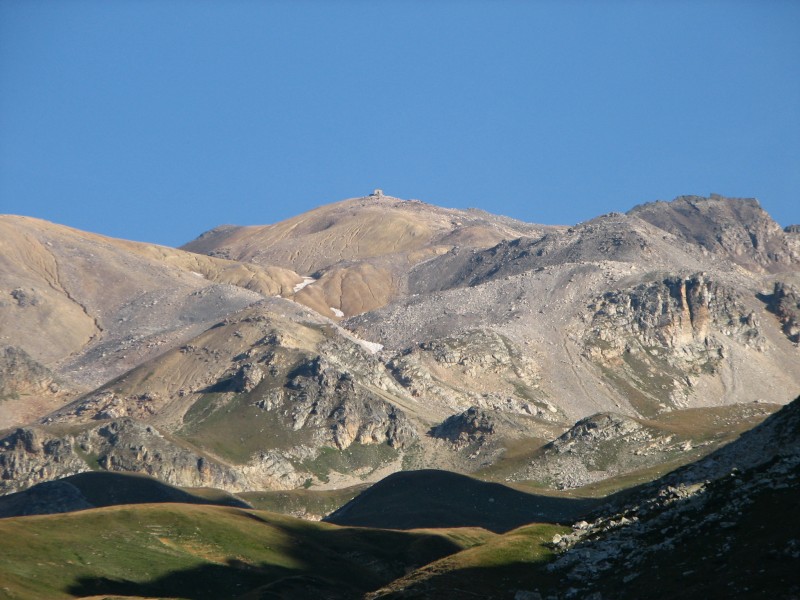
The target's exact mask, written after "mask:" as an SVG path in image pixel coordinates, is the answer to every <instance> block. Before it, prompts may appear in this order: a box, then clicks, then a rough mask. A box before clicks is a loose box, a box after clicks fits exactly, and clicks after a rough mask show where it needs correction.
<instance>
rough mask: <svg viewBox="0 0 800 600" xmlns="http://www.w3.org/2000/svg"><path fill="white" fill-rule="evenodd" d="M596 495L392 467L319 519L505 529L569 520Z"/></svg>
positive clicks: (592, 505)
mask: <svg viewBox="0 0 800 600" xmlns="http://www.w3.org/2000/svg"><path fill="white" fill-rule="evenodd" d="M600 503H601V500H596V499H591V498H559V497H553V496H542V495H538V494H531V493H526V492H521V491H518V490H515V489H513V488H510V487H508V486H505V485H502V484H499V483H491V482H486V481H479V480H477V479H473V478H471V477H467V476H465V475H460V474H458V473H452V472H449V471H438V470H433V469H426V470H421V471H403V472H400V473H394V474H393V475H390V476H389V477H387V478H385V479H383V480H381V481H379V482H378V483H376V484H374V485H373V486H372V487H370V488H368V489H366V490H365V491H364V492H362V493H361V494H359V495H358V496H356V497H355V498H353V500H351V501H350V502H348V503H347V504H345V505H344V506H342V507H341V508H340V509H338V510H336V511H334V512H333V513H331V514H330V515H329V516H327V517H326V518H325V519H324V520H325V521H327V522H330V523H335V524H337V525H350V526H358V527H380V528H383V529H432V528H442V527H483V528H484V529H488V530H489V531H493V532H495V533H505V532H507V531H510V530H512V529H516V528H517V527H520V526H522V525H526V524H528V523H573V522H575V521H577V520H578V519H580V518H581V517H582V516H584V515H586V514H587V513H588V512H590V511H591V510H593V509H596V508H597V507H598V506H599V504H600Z"/></svg>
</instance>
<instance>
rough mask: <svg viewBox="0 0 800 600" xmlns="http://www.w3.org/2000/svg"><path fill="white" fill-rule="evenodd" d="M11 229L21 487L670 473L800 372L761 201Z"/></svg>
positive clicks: (9, 353)
mask: <svg viewBox="0 0 800 600" xmlns="http://www.w3.org/2000/svg"><path fill="white" fill-rule="evenodd" d="M0 226H2V227H4V229H3V236H2V237H0V240H2V241H1V242H0V243H2V244H3V252H2V254H0V291H2V293H0V343H2V344H4V345H5V349H4V350H3V354H2V355H0V390H2V392H1V393H2V396H0V398H2V399H1V400H0V402H2V405H1V406H2V411H0V414H1V415H2V423H1V424H0V426H3V425H4V426H6V427H8V429H7V430H6V432H4V433H0V473H1V474H2V479H0V490H2V491H4V492H6V493H9V492H16V491H21V490H23V489H25V488H27V487H29V486H31V485H34V484H37V483H41V482H44V481H48V480H52V479H57V478H61V477H66V476H70V475H75V474H78V473H82V472H87V471H91V470H97V469H101V470H109V471H117V472H141V473H146V474H149V475H152V476H154V477H157V478H159V479H161V480H162V481H164V482H166V483H169V484H171V485H178V486H189V487H197V486H211V487H217V488H220V489H223V490H227V491H229V492H236V493H238V492H243V491H248V490H249V491H259V490H268V489H272V490H288V489H299V488H304V487H309V488H310V489H313V490H325V489H334V488H341V487H345V486H350V485H357V484H363V483H367V482H374V481H378V480H380V479H382V478H383V477H384V476H386V475H388V474H390V473H392V472H396V471H401V470H413V469H444V470H451V471H456V472H461V473H476V474H479V475H480V476H481V477H483V478H487V479H495V480H499V481H514V482H518V483H523V484H524V483H525V482H529V483H531V484H535V485H545V486H550V487H556V488H570V487H575V486H580V485H585V484H588V483H591V484H593V485H594V484H600V482H602V481H603V480H607V479H609V478H618V477H623V476H630V477H647V476H649V477H651V478H652V477H656V476H657V475H659V474H660V473H663V472H664V470H665V469H671V468H674V467H675V466H678V465H679V464H684V463H688V462H691V461H693V460H696V459H698V458H700V457H701V456H703V455H705V454H708V453H710V452H712V451H713V450H715V449H716V448H718V447H719V446H721V445H722V444H725V443H727V442H729V441H730V440H731V439H732V437H734V436H735V435H736V434H737V433H738V432H740V431H742V430H743V429H745V428H748V427H752V426H753V425H754V424H756V423H757V422H759V421H760V420H762V419H764V418H765V417H767V416H768V415H769V414H770V413H771V412H774V411H775V410H777V408H778V407H779V405H780V404H782V403H785V402H786V401H788V399H789V398H791V397H793V394H796V393H797V392H798V391H800V356H799V355H798V347H797V331H796V330H797V324H798V322H799V321H798V319H800V301H798V298H800V294H799V293H798V290H800V235H798V234H797V233H796V232H794V231H792V229H791V228H787V230H783V229H781V228H780V227H779V226H778V225H777V224H775V223H774V221H772V219H771V218H770V217H769V215H768V214H767V213H766V212H764V211H763V210H762V209H761V208H760V206H759V205H758V203H757V202H756V201H755V200H749V199H727V198H721V197H718V196H712V197H710V198H697V197H683V198H679V199H676V200H674V201H672V202H656V203H651V204H646V205H642V206H638V207H636V208H634V209H632V210H631V211H630V212H629V213H628V214H619V213H612V214H608V215H603V216H600V217H597V218H595V219H592V220H590V221H587V222H585V223H579V224H576V225H574V226H572V227H554V226H539V225H532V224H525V223H521V222H518V221H514V220H512V219H508V218H505V217H498V216H494V215H490V214H488V213H484V212H481V211H475V210H466V211H463V210H455V209H444V208H439V207H435V206H432V205H428V204H425V203H422V202H418V201H403V200H399V199H396V198H390V197H386V196H383V195H379V194H376V195H373V196H369V197H365V198H357V199H352V200H346V201H343V202H339V203H335V204H332V205H327V206H322V207H320V208H318V209H315V210H313V211H310V212H309V213H306V214H303V215H300V216H298V217H295V218H292V219H289V220H287V221H284V222H281V223H277V224H274V225H267V226H249V227H235V226H225V227H222V228H218V229H216V230H212V231H211V232H209V233H207V234H204V235H202V236H201V237H200V238H198V239H197V240H195V241H194V242H191V243H189V244H187V245H186V246H184V248H183V249H182V250H176V249H169V248H164V247H160V246H153V245H148V244H139V243H136V242H128V241H122V240H113V239H110V238H104V237H102V236H97V235H94V234H88V233H84V232H79V231H76V230H74V229H69V228H65V227H62V226H58V225H54V224H50V223H46V222H43V221H39V220H36V219H30V218H25V217H11V216H8V217H3V218H2V219H0ZM198 252H205V253H206V254H199V253H198ZM771 403H777V404H771ZM37 417H40V418H39V419H38V421H34V420H35V419H36V418H37ZM695 422H697V423H699V424H701V425H692V423H695ZM576 423H577V424H576ZM560 436H566V438H562V437H560Z"/></svg>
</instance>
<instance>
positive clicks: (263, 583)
mask: <svg viewBox="0 0 800 600" xmlns="http://www.w3.org/2000/svg"><path fill="white" fill-rule="evenodd" d="M256 589H257V590H258V593H257V594H256V595H254V597H257V598H303V597H304V598H353V597H357V596H359V595H361V594H362V593H363V592H364V591H367V590H359V589H358V588H353V587H350V586H348V585H347V584H346V583H345V582H343V581H329V580H326V579H324V578H320V577H316V576H312V575H310V574H307V573H303V572H301V571H296V570H293V569H287V568H284V567H277V566H272V565H264V564H261V565H250V564H247V563H244V562H242V561H239V560H235V559H228V561H227V563H226V564H224V565H209V564H206V565H201V566H199V567H195V568H193V569H186V570H182V571H175V572H173V573H170V574H169V575H166V576H164V577H160V578H158V579H154V580H152V581H148V582H136V581H127V580H115V579H109V578H106V577H81V578H79V579H78V580H77V582H76V583H74V584H73V585H71V586H70V587H69V588H68V589H67V590H66V591H67V593H69V594H72V595H74V596H77V597H84V596H105V595H110V596H123V597H125V596H134V597H154V598H162V597H170V598H173V597H175V598H187V599H189V600H220V599H224V598H238V597H239V596H242V595H243V594H246V593H248V592H251V591H253V590H256Z"/></svg>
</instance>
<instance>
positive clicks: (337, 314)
mask: <svg viewBox="0 0 800 600" xmlns="http://www.w3.org/2000/svg"><path fill="white" fill-rule="evenodd" d="M331 312H332V313H333V314H335V315H336V316H337V317H339V318H340V319H341V318H342V317H343V316H344V313H343V312H342V311H340V310H339V309H338V308H334V307H332V306H331Z"/></svg>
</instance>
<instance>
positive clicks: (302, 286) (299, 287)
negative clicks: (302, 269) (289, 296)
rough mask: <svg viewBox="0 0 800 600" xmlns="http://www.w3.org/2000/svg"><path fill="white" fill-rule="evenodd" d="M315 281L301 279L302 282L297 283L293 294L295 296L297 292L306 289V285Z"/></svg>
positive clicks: (305, 278) (311, 278) (306, 278)
mask: <svg viewBox="0 0 800 600" xmlns="http://www.w3.org/2000/svg"><path fill="white" fill-rule="evenodd" d="M315 281H316V279H314V278H313V277H303V281H302V282H301V283H298V284H297V285H296V286H294V293H295V294H296V293H297V292H299V291H300V290H302V289H303V288H304V287H306V286H307V285H311V284H312V283H314V282H315Z"/></svg>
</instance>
